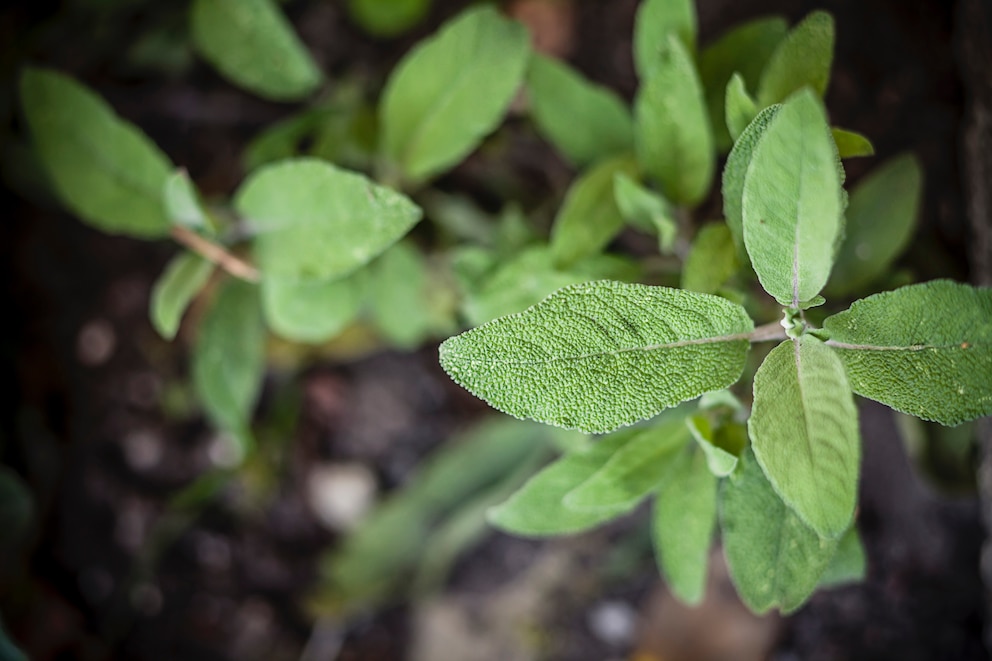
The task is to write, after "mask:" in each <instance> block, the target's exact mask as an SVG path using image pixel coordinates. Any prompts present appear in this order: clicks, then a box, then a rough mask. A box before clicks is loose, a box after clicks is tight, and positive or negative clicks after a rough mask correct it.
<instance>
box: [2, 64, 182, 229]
mask: <svg viewBox="0 0 992 661" xmlns="http://www.w3.org/2000/svg"><path fill="white" fill-rule="evenodd" d="M20 91H21V104H22V107H23V109H24V116H25V119H26V120H27V124H28V127H29V128H30V129H31V136H32V138H33V140H34V146H35V150H36V153H37V155H38V157H39V160H40V161H41V163H42V165H43V166H44V168H45V171H46V172H47V173H48V175H49V176H50V177H51V182H52V184H53V186H54V188H55V190H56V192H57V193H58V195H59V198H60V199H61V200H62V202H63V203H64V204H65V205H66V207H68V208H69V210H70V211H72V212H73V213H74V214H76V215H78V216H79V217H80V218H81V219H83V220H85V221H86V222H88V223H90V224H91V225H93V226H94V227H96V228H97V229H100V230H102V231H104V232H110V233H113V234H126V235H129V236H135V237H138V238H145V239H151V238H158V237H163V236H166V235H168V233H169V230H170V228H171V223H169V219H168V218H167V217H166V214H165V208H164V207H163V204H162V187H163V186H164V185H165V182H166V180H167V179H168V178H169V176H170V174H171V173H172V170H173V167H172V164H171V163H170V162H169V159H168V158H167V157H166V156H165V154H163V153H162V152H161V151H160V150H159V149H158V147H156V146H155V144H154V143H152V141H151V140H149V139H148V137H147V136H146V135H145V134H144V133H142V132H141V131H140V130H139V129H138V128H137V127H135V126H134V125H133V124H131V123H129V122H126V121H124V120H122V119H121V118H119V117H118V116H117V115H116V114H114V111H113V109H112V108H111V107H110V106H108V105H107V104H106V103H105V102H104V101H103V99H101V98H100V97H98V96H97V95H95V94H94V93H93V92H91V91H90V90H89V89H87V88H86V87H84V86H83V85H80V84H79V83H77V82H76V81H74V80H73V79H71V78H69V77H68V76H65V75H63V74H61V73H58V72H55V71H50V70H47V69H35V68H27V69H25V70H24V73H23V74H22V76H21V89H20Z"/></svg>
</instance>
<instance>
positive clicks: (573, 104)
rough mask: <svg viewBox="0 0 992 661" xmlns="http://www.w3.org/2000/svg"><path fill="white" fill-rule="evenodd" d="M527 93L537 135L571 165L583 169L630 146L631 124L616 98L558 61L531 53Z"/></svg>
mask: <svg viewBox="0 0 992 661" xmlns="http://www.w3.org/2000/svg"><path fill="white" fill-rule="evenodd" d="M527 91H528V93H529V95H530V108H531V114H532V116H533V117H534V122H535V123H536V124H537V128H538V130H539V131H540V133H541V135H543V136H544V137H545V138H547V140H548V141H549V142H551V144H552V145H554V146H555V148H556V149H557V150H558V151H559V152H561V153H562V155H564V156H565V158H567V159H568V160H569V161H570V162H571V163H572V164H573V165H576V166H583V165H587V164H589V163H592V162H594V161H598V160H600V159H603V158H606V157H609V156H615V155H617V154H619V153H623V152H628V151H630V150H631V149H632V148H633V146H634V126H633V124H634V122H633V119H631V116H630V110H629V109H628V108H627V106H626V105H624V102H623V101H622V100H621V99H620V97H619V96H618V95H617V94H616V93H615V92H613V91H612V90H610V89H607V88H605V87H601V86H599V85H596V84H594V83H591V82H590V81H588V80H586V79H585V78H583V77H582V75H581V74H580V73H579V72H577V71H575V70H574V69H572V68H571V67H569V66H568V65H566V64H564V63H563V62H560V61H558V60H555V59H552V58H550V57H545V56H543V55H534V56H533V57H532V58H531V61H530V70H529V74H528V76H527Z"/></svg>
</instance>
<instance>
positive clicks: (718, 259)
mask: <svg viewBox="0 0 992 661" xmlns="http://www.w3.org/2000/svg"><path fill="white" fill-rule="evenodd" d="M737 268H738V264H737V249H736V248H735V247H734V238H733V236H731V234H730V229H729V228H728V227H727V224H726V223H710V224H708V225H704V226H703V227H702V229H700V230H699V233H698V234H696V238H695V239H694V240H693V242H692V247H691V248H690V249H689V255H688V256H687V257H686V260H685V266H684V267H683V269H682V288H683V289H689V290H691V291H698V292H702V293H704V294H715V293H716V292H717V290H719V289H720V287H722V286H723V283H725V282H726V281H727V279H728V278H730V276H732V275H733V274H734V273H736V272H737Z"/></svg>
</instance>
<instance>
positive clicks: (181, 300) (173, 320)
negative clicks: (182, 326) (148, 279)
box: [149, 252, 214, 340]
mask: <svg viewBox="0 0 992 661" xmlns="http://www.w3.org/2000/svg"><path fill="white" fill-rule="evenodd" d="M213 270H214V265H213V264H211V263H210V262H208V261H207V260H205V259H203V258H202V257H200V256H199V255H197V254H195V253H192V252H183V253H181V254H179V255H177V256H176V257H174V258H173V259H172V261H170V262H169V264H168V266H166V267H165V270H164V271H163V272H162V275H160V276H159V278H158V280H156V281H155V286H154V287H153V288H152V295H151V305H150V311H149V316H150V317H151V321H152V326H154V327H155V330H157V331H158V334H159V335H161V336H162V337H164V338H165V339H167V340H171V339H172V338H174V337H175V336H176V332H178V331H179V322H180V321H181V320H182V317H183V313H184V312H185V311H186V308H187V306H189V303H190V301H192V300H193V298H194V297H196V295H197V294H198V293H199V291H200V290H201V289H202V288H203V286H204V285H205V284H207V280H209V279H210V274H211V273H213Z"/></svg>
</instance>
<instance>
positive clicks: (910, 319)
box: [823, 280, 992, 425]
mask: <svg viewBox="0 0 992 661" xmlns="http://www.w3.org/2000/svg"><path fill="white" fill-rule="evenodd" d="M823 326H824V329H826V331H827V333H828V334H829V336H830V342H829V344H830V345H831V346H832V347H833V348H834V350H835V351H836V352H837V353H838V354H840V358H841V360H842V361H843V363H844V366H845V367H846V368H847V375H848V378H849V379H850V381H851V387H852V388H853V389H854V392H856V393H858V394H859V395H862V396H864V397H868V398H869V399H874V400H876V401H879V402H882V403H883V404H886V405H888V406H891V407H892V408H894V409H896V410H897V411H902V412H904V413H909V414H912V415H915V416H917V417H920V418H923V419H924V420H933V421H935V422H939V423H941V424H943V425H956V424H960V423H962V422H966V421H968V420H974V419H975V418H979V417H981V416H984V415H989V414H992V378H990V377H989V375H990V374H992V289H989V288H985V287H970V286H968V285H964V284H960V283H956V282H952V281H950V280H934V281H932V282H927V283H923V284H919V285H910V286H908V287H902V288H900V289H896V290H895V291H890V292H885V293H883V294H876V295H875V296H869V297H868V298H865V299H862V300H860V301H857V302H855V303H854V304H853V305H852V306H851V307H850V308H849V309H848V310H846V311H844V312H841V313H840V314H835V315H834V316H832V317H828V318H827V319H826V321H824V324H823Z"/></svg>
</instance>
